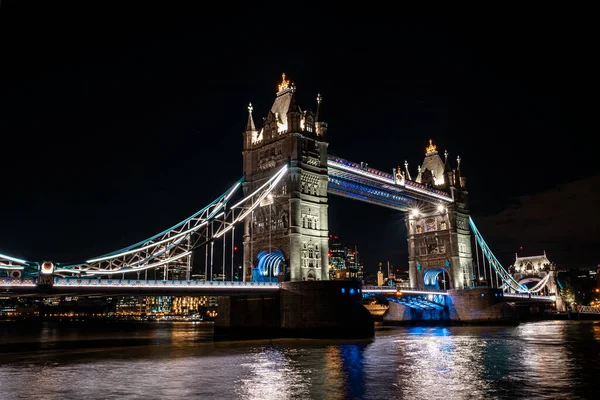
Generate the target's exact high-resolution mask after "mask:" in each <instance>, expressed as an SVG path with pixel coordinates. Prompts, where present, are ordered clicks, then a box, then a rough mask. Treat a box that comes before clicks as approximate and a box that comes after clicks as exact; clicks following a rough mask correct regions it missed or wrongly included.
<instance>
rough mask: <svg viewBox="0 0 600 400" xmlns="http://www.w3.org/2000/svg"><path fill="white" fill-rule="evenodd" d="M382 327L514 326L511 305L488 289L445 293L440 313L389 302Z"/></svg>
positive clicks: (515, 316) (515, 320)
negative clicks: (446, 325) (438, 324)
mask: <svg viewBox="0 0 600 400" xmlns="http://www.w3.org/2000/svg"><path fill="white" fill-rule="evenodd" d="M383 322H384V323H386V324H390V325H394V324H409V323H411V324H412V323H436V324H437V323H447V324H449V325H455V324H456V325H460V324H465V325H517V324H518V323H519V316H518V313H517V310H516V309H515V307H514V305H512V304H509V303H508V302H506V301H504V299H503V297H502V290H500V289H491V288H475V289H466V290H465V289H457V290H449V291H448V296H446V308H445V309H444V310H419V309H414V308H411V307H408V306H405V305H402V304H399V303H395V302H390V304H389V308H388V310H387V312H386V313H385V314H384V315H383Z"/></svg>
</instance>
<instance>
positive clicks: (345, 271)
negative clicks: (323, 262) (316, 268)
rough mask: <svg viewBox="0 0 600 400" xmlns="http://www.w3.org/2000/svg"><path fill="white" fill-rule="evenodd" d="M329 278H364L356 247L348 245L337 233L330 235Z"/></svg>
mask: <svg viewBox="0 0 600 400" xmlns="http://www.w3.org/2000/svg"><path fill="white" fill-rule="evenodd" d="M328 258H329V279H333V280H341V279H356V280H362V279H363V266H362V264H360V262H359V253H358V250H357V248H356V246H355V247H354V248H350V247H346V246H344V245H343V244H342V242H341V240H340V239H339V237H338V236H337V235H329V253H328Z"/></svg>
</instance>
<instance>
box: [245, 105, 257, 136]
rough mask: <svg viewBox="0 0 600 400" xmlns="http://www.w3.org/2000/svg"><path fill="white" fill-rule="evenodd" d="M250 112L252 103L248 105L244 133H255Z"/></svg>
mask: <svg viewBox="0 0 600 400" xmlns="http://www.w3.org/2000/svg"><path fill="white" fill-rule="evenodd" d="M252 110H253V108H252V103H248V122H247V123H246V132H254V131H256V127H255V126H254V119H253V118H252Z"/></svg>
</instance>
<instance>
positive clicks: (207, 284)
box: [54, 278, 279, 289]
mask: <svg viewBox="0 0 600 400" xmlns="http://www.w3.org/2000/svg"><path fill="white" fill-rule="evenodd" d="M54 286H59V287H60V286H107V287H169V288H176V287H180V288H222V289H233V288H244V289H252V288H259V289H279V283H277V282H238V281H199V280H172V281H171V280H137V279H95V278H90V279H85V278H81V279H78V278H56V279H55V280H54Z"/></svg>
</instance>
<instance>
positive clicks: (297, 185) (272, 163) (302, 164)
mask: <svg viewBox="0 0 600 400" xmlns="http://www.w3.org/2000/svg"><path fill="white" fill-rule="evenodd" d="M317 101H318V105H320V101H321V97H320V96H319V97H318V98H317ZM318 105H317V113H316V115H315V114H313V113H312V112H311V111H310V110H304V111H303V110H301V109H300V107H298V105H297V104H296V87H295V86H294V85H293V84H291V85H290V83H289V81H286V80H285V76H284V78H283V82H282V84H280V85H279V91H278V92H277V95H276V98H275V101H274V103H273V106H272V107H271V110H270V111H269V113H268V114H267V116H266V117H265V118H264V124H263V127H262V128H260V129H257V128H256V127H255V125H254V120H253V117H252V108H251V107H249V110H250V115H249V118H248V123H247V125H246V131H245V132H244V150H243V153H242V154H243V166H244V173H245V176H246V181H245V183H244V193H246V194H250V193H252V192H253V191H254V190H256V189H257V188H258V187H260V185H262V184H263V183H264V182H265V181H267V180H268V179H269V178H270V177H271V176H272V175H273V174H274V173H275V172H276V171H278V170H279V169H280V168H281V167H282V166H283V165H284V164H285V163H288V165H289V172H288V174H287V175H286V177H285V178H284V179H283V180H282V181H281V182H280V187H279V188H277V190H275V191H274V192H273V193H272V196H270V198H269V201H265V204H264V205H262V206H261V207H259V208H257V209H255V210H254V211H253V212H252V214H250V215H249V217H248V218H246V220H245V221H244V279H245V280H251V279H252V269H253V268H255V267H256V265H257V255H258V254H259V253H260V252H261V251H267V252H268V253H271V252H272V251H274V250H279V251H281V253H282V254H283V257H284V259H285V260H284V262H282V265H283V267H282V271H281V274H280V276H279V277H278V278H279V279H280V280H284V281H305V280H327V279H329V274H328V264H327V253H328V240H329V234H328V232H329V228H328V223H327V222H328V216H327V147H328V142H327V124H326V123H324V122H320V121H318Z"/></svg>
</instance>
